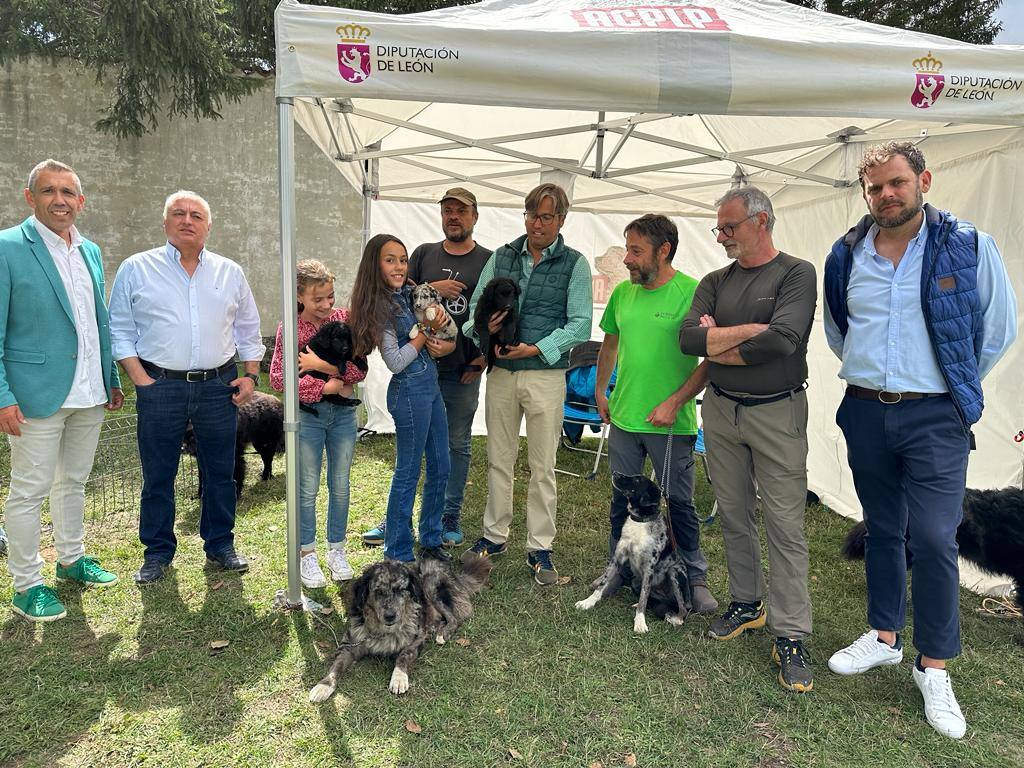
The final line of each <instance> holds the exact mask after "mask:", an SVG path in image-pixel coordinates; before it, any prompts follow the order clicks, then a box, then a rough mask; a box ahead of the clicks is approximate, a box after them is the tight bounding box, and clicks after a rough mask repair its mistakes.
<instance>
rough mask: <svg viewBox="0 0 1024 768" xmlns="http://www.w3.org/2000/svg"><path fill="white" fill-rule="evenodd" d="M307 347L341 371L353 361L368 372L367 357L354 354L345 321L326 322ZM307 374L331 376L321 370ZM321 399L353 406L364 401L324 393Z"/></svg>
mask: <svg viewBox="0 0 1024 768" xmlns="http://www.w3.org/2000/svg"><path fill="white" fill-rule="evenodd" d="M306 349H307V350H312V351H313V352H315V353H316V356H317V357H319V358H320V359H321V360H323V361H324V362H326V363H330V364H331V365H333V366H335V367H336V368H337V369H338V370H339V371H341V372H344V371H345V364H346V363H349V362H351V363H353V364H355V366H356V367H357V368H358V369H359V370H361V371H362V372H363V373H366V370H367V364H366V359H365V358H362V357H353V356H352V331H351V329H350V328H349V327H348V323H343V322H341V321H339V320H331V321H329V322H326V323H324V324H323V325H321V326H320V329H319V330H318V331H317V332H316V334H315V335H314V336H313V338H311V339H310V340H309V343H307V344H306ZM306 375H307V376H314V377H316V378H318V379H322V380H323V381H327V380H328V379H329V378H330V376H328V375H327V374H326V373H320V372H319V371H310V372H309V373H307V374H306ZM321 399H322V400H323V401H324V402H327V403H334V404H336V405H347V406H352V407H355V406H357V405H359V404H360V403H361V402H362V400H358V399H356V398H352V397H343V396H342V395H324V396H323V397H322V398H321ZM300 407H301V406H300Z"/></svg>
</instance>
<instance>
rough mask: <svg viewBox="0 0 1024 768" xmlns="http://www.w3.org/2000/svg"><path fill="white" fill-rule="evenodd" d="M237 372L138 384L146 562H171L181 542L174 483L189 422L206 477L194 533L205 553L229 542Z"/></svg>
mask: <svg viewBox="0 0 1024 768" xmlns="http://www.w3.org/2000/svg"><path fill="white" fill-rule="evenodd" d="M236 375H237V374H235V372H234V371H228V372H226V373H223V374H221V375H220V376H217V377H215V378H212V379H210V380H209V381H203V382H187V381H184V380H181V379H167V378H159V379H157V380H156V381H155V382H154V383H153V384H150V385H149V386H147V387H136V389H135V397H136V410H137V411H138V425H137V433H138V440H139V458H140V459H141V460H142V501H141V503H140V505H139V539H140V540H141V541H142V544H143V545H144V546H145V548H146V555H145V556H146V559H147V560H149V559H152V560H158V561H160V562H162V563H170V562H171V560H172V559H173V558H174V552H175V550H176V549H177V545H178V541H177V538H176V537H175V535H174V512H175V505H174V480H175V478H176V477H177V475H178V460H179V458H180V457H181V441H182V438H183V437H184V435H185V427H186V425H187V424H188V422H189V421H191V422H192V428H193V429H194V430H195V435H196V448H197V449H198V452H199V456H198V460H199V469H200V471H201V472H202V475H203V500H202V515H201V516H200V518H199V535H200V536H202V539H203V549H204V550H205V551H206V553H207V554H208V555H216V554H220V553H221V552H223V551H224V550H225V549H227V548H228V547H231V546H234V527H235V480H234V469H235V420H236V417H237V410H238V409H237V408H236V407H235V404H234V403H233V402H231V396H232V395H233V394H234V392H235V388H234V387H232V386H231V384H230V382H231V381H232V380H233V379H234V378H235V376H236Z"/></svg>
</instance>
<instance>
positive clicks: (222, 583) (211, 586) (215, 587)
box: [210, 581, 224, 590]
mask: <svg viewBox="0 0 1024 768" xmlns="http://www.w3.org/2000/svg"><path fill="white" fill-rule="evenodd" d="M223 586H224V582H223V581H218V582H215V583H213V584H211V585H210V589H212V590H217V589H220V588H221V587H223Z"/></svg>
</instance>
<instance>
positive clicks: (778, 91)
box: [276, 0, 1024, 604]
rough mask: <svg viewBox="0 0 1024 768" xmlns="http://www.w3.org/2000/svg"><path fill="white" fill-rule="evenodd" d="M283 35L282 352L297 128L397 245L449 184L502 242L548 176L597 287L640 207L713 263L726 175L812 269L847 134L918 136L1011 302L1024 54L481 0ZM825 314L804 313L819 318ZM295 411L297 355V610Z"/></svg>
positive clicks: (1022, 158)
mask: <svg viewBox="0 0 1024 768" xmlns="http://www.w3.org/2000/svg"><path fill="white" fill-rule="evenodd" d="M276 26H277V94H278V104H279V127H280V156H281V177H280V184H281V237H282V242H281V253H282V291H283V297H284V302H283V317H284V323H285V328H284V330H285V334H284V340H285V354H286V356H288V357H289V359H294V357H295V348H296V337H295V321H294V320H295V319H294V310H293V302H292V299H291V298H290V297H292V296H294V294H295V285H294V280H295V277H294V275H295V272H294V260H295V256H294V247H293V232H294V221H295V219H294V195H293V182H294V164H293V147H292V140H293V123H294V122H297V123H299V125H300V126H301V127H302V128H303V130H305V131H306V132H307V133H308V134H309V135H310V136H311V137H312V138H313V140H314V141H315V142H316V143H317V144H318V145H319V146H320V148H321V149H322V150H323V151H324V153H325V155H326V156H327V157H328V158H329V159H330V161H331V162H333V163H334V164H335V166H336V167H337V168H338V170H339V172H340V173H341V174H342V176H343V177H344V178H346V179H347V180H348V181H349V183H351V184H352V185H353V186H354V187H355V188H356V189H357V190H359V191H361V192H362V194H363V196H364V201H365V205H364V216H363V236H364V241H365V238H366V236H367V235H368V233H369V231H370V225H371V210H372V211H373V214H372V215H373V222H374V227H373V229H374V230H375V231H394V232H396V233H398V234H399V235H401V236H402V237H403V239H405V240H406V242H407V243H408V244H410V245H413V244H416V243H419V242H423V241H436V240H437V239H439V233H438V227H437V208H436V201H437V200H438V198H439V197H440V195H441V194H442V193H443V191H444V190H445V189H447V188H449V187H451V186H455V185H461V186H467V187H470V188H471V189H472V190H473V191H474V192H475V193H476V195H477V197H478V199H479V201H480V205H481V208H483V209H485V210H484V212H483V213H482V214H481V218H480V224H479V225H478V229H477V236H478V239H479V240H481V241H482V242H485V243H487V244H488V245H491V246H496V245H498V244H500V243H503V242H506V241H508V240H509V239H511V238H512V237H514V236H515V235H516V234H518V233H519V232H520V231H521V229H522V223H521V219H519V218H518V215H517V214H518V212H519V211H521V210H522V200H523V197H524V196H525V193H526V192H527V191H529V189H530V188H532V187H533V186H534V185H535V184H536V183H537V182H538V179H539V177H540V176H541V175H542V174H544V175H545V176H550V175H551V174H555V175H556V176H557V177H560V180H561V181H562V182H563V183H564V185H565V186H567V187H568V188H570V190H571V197H572V199H573V208H572V213H571V215H570V217H569V219H568V221H567V223H566V227H565V229H564V230H563V232H564V233H565V235H566V238H567V240H568V241H569V242H571V243H572V244H573V245H574V246H575V247H577V248H579V249H581V250H583V251H584V252H585V253H587V254H588V256H589V257H590V258H591V259H593V262H592V264H593V266H594V267H595V270H594V271H595V272H596V273H597V274H596V275H595V293H596V294H598V293H599V292H600V289H601V287H602V285H603V284H602V282H601V281H602V278H603V279H604V282H605V283H608V282H609V281H610V280H611V279H612V278H613V277H614V269H613V268H612V267H611V266H610V265H611V264H612V262H614V260H615V255H614V251H612V250H610V249H611V248H613V247H614V246H617V245H620V244H621V242H622V238H621V232H622V228H623V226H624V225H625V223H626V222H627V221H628V220H629V219H630V218H632V217H633V216H634V215H636V214H639V213H644V212H649V211H653V212H661V213H665V214H666V215H671V216H673V217H674V218H675V220H676V223H677V224H678V225H679V226H680V240H681V248H680V256H678V257H677V266H678V267H679V268H681V269H683V270H684V271H687V272H688V273H690V274H692V275H694V276H695V277H700V276H701V275H703V274H704V273H706V272H707V271H708V270H710V269H713V268H715V267H717V266H719V265H720V264H722V263H723V256H722V254H721V252H720V249H719V248H718V246H717V245H716V244H715V242H714V239H713V238H712V237H711V235H710V233H709V232H708V231H707V230H708V228H709V227H710V226H712V225H713V224H714V222H713V221H711V219H713V217H714V204H713V203H714V200H715V199H716V198H717V197H719V196H720V195H721V194H722V193H723V192H724V191H725V190H727V189H728V188H729V187H730V186H734V185H740V184H755V185H757V186H759V187H761V188H762V189H764V190H765V191H767V192H768V193H769V194H770V195H771V196H772V198H773V202H774V205H775V209H776V213H777V215H778V218H779V223H778V225H777V228H776V243H777V244H778V245H779V246H780V247H782V248H783V249H784V250H786V251H788V252H791V253H794V254H796V255H798V256H801V257H804V258H807V259H810V260H812V261H814V262H815V263H816V265H817V266H818V268H819V273H820V269H821V266H822V264H823V261H824V255H825V253H826V252H827V249H828V247H829V245H830V244H831V242H832V241H833V240H834V239H835V238H836V237H838V236H839V235H840V234H841V233H842V232H845V231H846V229H847V228H848V227H849V226H851V225H852V224H853V223H854V222H855V221H856V220H857V218H859V216H860V215H862V213H863V210H864V206H863V201H862V200H861V199H860V195H859V190H858V188H857V178H856V165H857V161H858V160H859V157H860V155H861V154H862V152H863V149H864V147H865V146H866V145H867V144H871V143H877V142H879V141H882V140H886V139H889V138H901V139H912V140H915V141H919V142H921V145H922V148H923V149H924V151H925V153H926V156H927V157H928V160H929V166H930V167H931V168H932V170H933V171H935V174H936V182H935V183H934V184H933V187H932V191H931V194H930V195H929V198H930V199H931V200H932V202H934V203H935V204H937V205H939V206H940V207H944V208H949V209H951V210H953V211H955V212H956V213H957V214H958V215H960V216H961V217H963V218H966V219H970V220H972V221H974V222H976V223H977V224H978V225H979V227H980V228H982V229H984V230H985V231H988V232H990V233H992V234H993V236H994V237H995V238H996V241H997V242H998V243H1000V244H1001V245H1002V247H1003V255H1004V259H1005V261H1006V263H1007V267H1008V269H1009V272H1010V276H1011V279H1012V280H1013V282H1014V284H1015V285H1016V286H1017V293H1018V296H1020V297H1021V298H1024V254H1022V251H1021V249H1020V247H1019V243H1021V242H1022V240H1024V225H1022V224H1021V223H1020V221H1019V217H1017V216H1016V215H1015V214H1016V211H1015V207H1014V202H1015V201H1014V199H1013V192H1014V191H1015V189H1016V187H1017V186H1019V185H1020V184H1021V183H1022V181H1024V151H1022V147H1024V144H1022V142H1024V131H1022V130H1021V127H1020V126H1024V47H1019V46H973V45H968V44H964V43H959V42H956V41H952V40H947V39H945V38H940V37H935V36H931V35H922V34H917V33H910V32H902V31H899V30H893V29H890V28H885V27H879V26H876V25H872V24H867V23H864V22H858V21H854V20H850V19H845V18H840V17H836V16H831V15H828V14H822V13H817V12H814V11H810V10H806V9H802V8H799V7H796V6H793V5H789V4H787V3H784V2H781V1H779V0H756V1H755V0H717V2H712V3H708V4H702V5H686V4H680V5H669V4H665V3H664V2H663V1H662V2H658V1H657V0H654V1H652V0H603V1H602V0H594V1H593V2H586V1H585V0H486V1H485V2H483V3H480V4H478V5H473V6H463V7H457V8H448V9H443V10H438V11H432V12H428V13H421V14H413V15H409V16H397V17H396V16H388V15H382V14H373V13H366V12H360V11H349V10H344V9H337V8H323V7H312V6H304V5H300V4H298V3H296V2H292V1H291V0H286V1H285V2H282V3H281V5H280V6H279V7H278V9H277V18H276ZM453 105H458V106H453ZM371 203H372V205H371ZM595 298H596V299H598V300H600V296H599V295H596V296H595ZM820 312H821V309H820V302H819V317H818V322H819V323H820ZM595 315H596V316H597V317H595V321H596V320H597V319H598V318H599V316H600V307H598V309H597V310H595ZM597 338H600V336H599V335H598V336H597ZM1021 356H1022V352H1021V351H1020V345H1018V346H1017V347H1016V348H1014V349H1013V350H1011V352H1010V354H1009V355H1008V357H1007V359H1004V361H1003V362H1002V363H1001V364H1000V365H999V366H998V367H997V368H996V370H995V371H994V372H993V374H992V375H991V376H990V377H989V378H988V379H987V380H986V395H987V408H986V412H985V417H984V418H983V419H982V421H981V423H980V424H979V425H978V426H977V427H976V429H975V432H976V433H977V435H978V443H979V450H978V452H977V453H975V454H974V455H972V461H971V470H970V483H971V484H972V485H974V486H976V487H996V486H1004V485H1008V484H1017V485H1019V484H1021V482H1022V480H1024V477H1022V472H1024V443H1022V442H1017V441H1015V440H1014V437H1015V435H1016V433H1017V432H1018V431H1019V430H1024V416H1022V411H1021V408H1020V405H1019V403H1020V402H1021V401H1022V399H1024V383H1022V381H1021V378H1020V377H1014V376H1013V375H1012V373H1011V372H1012V371H1014V370H1016V368H1017V363H1019V362H1020V359H1021ZM809 361H810V368H811V373H810V385H811V388H812V393H811V396H810V398H809V400H810V403H811V418H810V427H809V430H810V433H811V451H810V457H809V467H808V472H809V479H810V484H811V486H812V487H813V488H814V489H815V490H816V491H818V492H819V495H821V497H822V498H823V500H824V501H826V502H827V503H828V504H829V505H830V506H832V507H833V508H835V509H837V510H839V511H841V512H844V513H846V514H856V513H857V512H858V511H859V506H858V504H857V499H856V495H855V493H854V491H853V485H852V478H851V477H850V475H849V470H848V468H847V467H846V461H845V447H844V445H843V440H842V435H841V433H840V432H839V430H838V428H837V427H836V426H835V423H834V420H833V413H834V411H835V407H836V405H837V404H838V402H839V400H840V398H841V394H842V384H841V382H840V381H839V380H838V378H837V377H836V372H837V370H838V361H837V360H836V359H835V358H834V356H833V355H832V354H831V352H830V351H829V350H828V349H827V347H826V345H825V342H824V335H823V333H822V332H821V330H820V329H815V331H814V333H813V334H812V340H811V350H810V354H809ZM372 371H373V373H374V375H373V376H372V377H371V378H370V380H369V381H368V383H367V386H366V387H365V388H364V397H365V398H366V399H367V401H368V405H369V409H370V419H371V426H374V427H375V428H386V427H387V425H388V423H389V420H388V418H387V414H386V412H385V411H384V409H383V408H382V407H381V406H380V405H379V403H380V402H381V397H382V395H381V393H382V388H384V387H386V381H387V376H386V374H382V373H380V370H379V366H377V367H375V368H373V369H372ZM375 403H377V405H375ZM297 413H298V409H297V399H296V380H295V370H294V368H290V369H287V375H286V398H285V421H286V430H287V440H288V491H287V508H288V520H289V525H288V532H289V543H288V546H289V590H288V594H289V598H290V599H291V601H292V603H293V604H294V603H296V602H297V601H298V599H299V595H300V590H299V579H298V543H297V542H298V539H297V515H298V512H297V487H296V473H295V471H294V470H295V467H294V461H295V458H294V457H295V455H296V451H295V450H294V440H295V436H296V429H297ZM1021 437H1024V434H1022V435H1021Z"/></svg>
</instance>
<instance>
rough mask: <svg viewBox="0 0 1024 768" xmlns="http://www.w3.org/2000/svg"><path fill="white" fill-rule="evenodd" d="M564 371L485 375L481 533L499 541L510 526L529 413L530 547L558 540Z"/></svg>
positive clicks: (501, 370) (544, 546) (499, 371)
mask: <svg viewBox="0 0 1024 768" xmlns="http://www.w3.org/2000/svg"><path fill="white" fill-rule="evenodd" d="M564 401H565V371H564V370H563V369H561V368H556V369H548V370H529V371H515V372H513V371H508V370H506V369H504V368H498V367H495V368H493V369H492V370H491V372H490V373H489V374H488V375H487V396H486V399H485V403H484V413H485V416H486V422H487V507H486V508H485V509H484V520H483V535H484V536H485V537H487V538H488V539H490V540H491V541H493V542H494V543H496V544H500V543H502V542H504V541H506V540H507V539H508V536H509V529H510V527H511V525H512V488H513V474H514V472H515V465H516V456H517V455H518V453H519V427H520V425H521V424H522V421H523V417H524V416H525V417H526V443H527V451H528V454H527V455H528V457H529V462H530V486H529V489H528V490H527V494H526V532H527V536H526V550H527V551H528V552H533V551H535V550H538V549H551V545H552V542H553V541H554V539H555V508H556V505H557V502H558V498H557V488H556V484H555V453H556V451H557V450H558V438H559V435H561V431H562V415H563V411H562V404H563V402H564Z"/></svg>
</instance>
